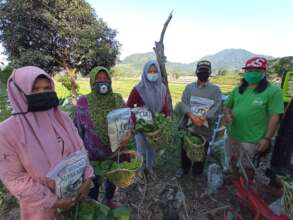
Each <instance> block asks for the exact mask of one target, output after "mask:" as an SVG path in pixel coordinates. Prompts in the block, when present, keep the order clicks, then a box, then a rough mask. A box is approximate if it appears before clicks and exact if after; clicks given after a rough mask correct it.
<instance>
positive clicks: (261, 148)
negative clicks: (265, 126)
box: [257, 139, 270, 152]
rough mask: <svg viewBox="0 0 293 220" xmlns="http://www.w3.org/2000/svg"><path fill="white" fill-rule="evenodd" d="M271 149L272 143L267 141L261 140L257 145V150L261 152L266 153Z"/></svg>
mask: <svg viewBox="0 0 293 220" xmlns="http://www.w3.org/2000/svg"><path fill="white" fill-rule="evenodd" d="M269 147H270V142H269V140H267V139H261V141H260V142H259V143H258V145H257V150H258V151H259V152H265V151H266V150H267V149H269Z"/></svg>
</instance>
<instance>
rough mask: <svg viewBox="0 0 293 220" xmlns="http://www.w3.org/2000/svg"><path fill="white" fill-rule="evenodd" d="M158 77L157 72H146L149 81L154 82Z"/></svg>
mask: <svg viewBox="0 0 293 220" xmlns="http://www.w3.org/2000/svg"><path fill="white" fill-rule="evenodd" d="M158 78H159V74H158V73H152V74H150V73H148V74H147V79H148V81H150V82H156V81H157V80H158Z"/></svg>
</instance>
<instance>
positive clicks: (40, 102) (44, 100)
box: [12, 80, 59, 115]
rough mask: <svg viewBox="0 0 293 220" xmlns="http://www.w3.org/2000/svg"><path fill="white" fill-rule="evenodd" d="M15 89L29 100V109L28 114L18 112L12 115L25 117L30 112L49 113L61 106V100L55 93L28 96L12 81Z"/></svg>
mask: <svg viewBox="0 0 293 220" xmlns="http://www.w3.org/2000/svg"><path fill="white" fill-rule="evenodd" d="M12 82H13V84H14V85H15V87H16V88H17V89H18V91H19V92H21V93H22V94H24V96H25V97H26V100H27V105H28V109H27V112H17V113H13V114H12V115H24V114H26V113H28V112H41V111H47V110H49V109H51V108H54V107H57V106H58V105H59V99H58V97H57V94H56V92H55V91H50V92H40V93H35V94H30V95H26V94H25V93H24V92H23V91H22V89H21V88H20V87H19V86H18V85H17V84H16V83H15V82H14V80H12Z"/></svg>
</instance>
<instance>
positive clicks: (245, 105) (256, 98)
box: [225, 84, 284, 143]
mask: <svg viewBox="0 0 293 220" xmlns="http://www.w3.org/2000/svg"><path fill="white" fill-rule="evenodd" d="M225 105H226V106H227V107H228V108H230V109H231V110H232V115H233V121H232V123H231V125H229V126H228V128H227V130H228V135H229V137H231V138H233V139H236V140H238V141H241V142H247V143H258V142H259V141H260V140H261V139H262V138H263V137H264V136H265V134H266V132H267V126H268V122H269V118H270V116H271V115H276V114H282V113H284V104H283V96H282V91H281V89H280V88H279V87H277V86H274V85H271V84H269V86H268V87H267V88H266V89H265V91H263V92H261V93H256V92H255V91H254V89H252V88H247V89H246V90H245V91H244V93H243V94H240V93H239V87H237V88H235V89H234V90H233V91H232V93H231V95H230V96H229V97H228V99H227V100H226V102H225Z"/></svg>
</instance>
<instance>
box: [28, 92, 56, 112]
mask: <svg viewBox="0 0 293 220" xmlns="http://www.w3.org/2000/svg"><path fill="white" fill-rule="evenodd" d="M26 99H27V102H28V110H27V111H28V112H41V111H47V110H49V109H51V108H54V107H57V106H58V105H59V99H58V97H57V94H56V92H41V93H35V94H31V95H26Z"/></svg>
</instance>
